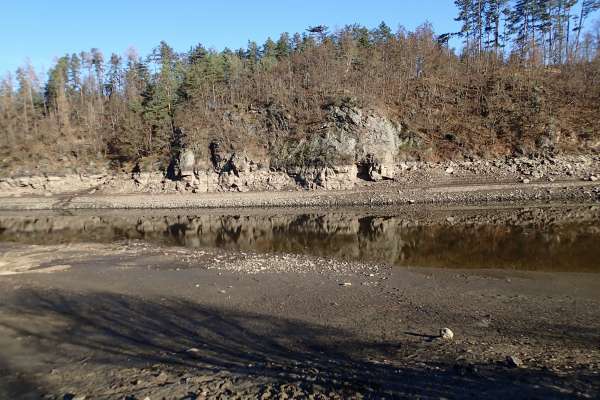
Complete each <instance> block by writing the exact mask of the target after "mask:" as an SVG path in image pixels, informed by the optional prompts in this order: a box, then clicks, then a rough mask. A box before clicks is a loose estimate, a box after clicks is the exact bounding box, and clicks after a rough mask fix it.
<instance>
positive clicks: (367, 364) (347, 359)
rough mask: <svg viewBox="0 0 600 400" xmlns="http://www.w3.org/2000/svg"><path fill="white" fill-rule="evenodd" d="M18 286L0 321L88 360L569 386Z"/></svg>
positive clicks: (404, 386) (263, 326)
mask: <svg viewBox="0 0 600 400" xmlns="http://www.w3.org/2000/svg"><path fill="white" fill-rule="evenodd" d="M18 293H19V294H18V295H17V296H16V297H14V298H13V299H12V301H11V304H9V305H7V306H5V307H4V306H3V307H4V308H5V309H4V311H6V312H8V313H10V314H13V315H19V316H20V319H19V321H21V322H19V323H18V324H15V323H14V322H13V323H8V322H6V321H4V320H0V325H2V326H3V327H5V328H9V329H10V330H12V331H14V332H15V333H16V334H18V335H30V337H33V338H34V340H35V343H37V346H36V347H37V348H36V349H35V350H36V351H37V352H43V353H45V354H55V353H56V352H57V351H58V350H57V346H58V345H67V346H78V347H80V348H82V349H84V350H86V351H88V352H90V351H91V352H92V353H93V358H94V362H97V363H100V364H104V365H109V366H115V367H118V366H123V367H130V366H142V365H154V364H160V365H161V366H162V367H163V368H174V369H185V370H186V371H188V372H190V373H198V374H200V373H210V372H219V371H226V372H229V373H233V374H236V375H237V376H243V377H247V378H253V377H261V379H265V378H266V379H272V380H273V381H275V382H280V383H285V382H296V383H298V384H299V385H304V386H305V387H311V385H319V386H320V387H324V388H326V389H327V390H330V391H335V392H338V393H345V392H346V391H363V390H365V393H366V394H367V395H366V398H380V395H379V394H381V393H386V395H387V397H388V398H389V397H406V396H408V397H411V396H418V397H419V398H436V399H439V398H441V397H444V398H465V397H467V398H468V397H475V398H483V397H493V398H497V397H503V398H506V397H509V396H510V397H512V398H544V399H548V398H572V396H573V393H568V392H566V391H563V390H562V389H560V388H561V387H563V389H564V388H565V387H570V386H569V384H568V382H567V381H565V378H561V377H559V376H556V375H554V374H552V373H551V372H545V371H531V370H526V369H508V368H505V367H501V366H498V365H475V366H473V365H471V366H470V367H469V368H468V369H466V370H465V369H463V368H458V369H457V367H456V365H455V363H450V362H449V363H439V362H438V363H430V364H427V365H423V364H421V365H420V366H414V365H410V364H409V363H405V364H404V366H402V364H399V365H395V366H394V365H387V364H385V363H379V362H374V361H371V360H374V359H383V358H385V356H386V354H387V355H389V354H394V352H396V351H397V350H398V347H399V346H391V345H389V344H382V343H370V342H364V341H361V340H358V339H357V338H356V337H353V336H352V335H351V334H349V333H348V332H346V331H344V330H341V329H333V328H326V327H322V326H317V325H311V324H307V323H305V322H300V321H296V320H290V319H284V318H275V317H270V316H266V315H258V314H252V313H247V312H238V311H233V310H228V309H223V308H214V307H207V306H204V305H201V304H195V303H193V302H190V301H187V300H182V299H176V298H165V299H161V300H159V301H154V300H153V301H146V300H142V299H140V298H137V297H131V296H122V295H116V294H110V293H92V294H74V293H65V292H58V291H36V290H27V291H25V290H24V291H20V292H18ZM42 317H43V318H46V319H47V318H51V319H52V320H57V321H62V322H64V323H66V326H67V328H66V329H65V328H64V325H63V324H62V323H61V324H60V325H61V326H62V328H61V329H53V328H52V327H47V329H42V330H40V329H39V326H38V328H34V327H35V326H36V324H35V323H33V321H35V320H36V318H42ZM13 321H14V320H13ZM17 325H18V326H17ZM190 349H193V350H192V351H190ZM367 354H368V355H369V356H370V358H367V357H365V355H367ZM590 379H591V378H590ZM22 384H23V385H25V384H26V383H25V382H23V383H22ZM19 385H20V384H19V383H18V382H16V386H15V385H12V386H7V385H4V387H0V393H3V392H2V390H4V392H5V393H19V390H21V391H22V388H20V387H19ZM367 388H371V389H370V391H368V390H367ZM7 398H9V397H7Z"/></svg>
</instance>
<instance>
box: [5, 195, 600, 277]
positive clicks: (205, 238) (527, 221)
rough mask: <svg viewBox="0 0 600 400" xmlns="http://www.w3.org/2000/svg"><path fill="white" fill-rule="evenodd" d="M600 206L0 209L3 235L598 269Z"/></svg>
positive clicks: (43, 240)
mask: <svg viewBox="0 0 600 400" xmlns="http://www.w3.org/2000/svg"><path fill="white" fill-rule="evenodd" d="M598 221H600V210H598V209H597V208H596V207H572V208H569V207H545V208H508V209H496V210H490V209H470V210H464V209H463V210H417V211H412V210H397V211H393V210H386V211H382V212H379V213H378V212H373V211H372V210H368V211H358V210H346V211H330V212H326V211H316V210H305V211H301V212H299V213H298V212H290V211H285V212H284V211H248V210H246V211H239V212H229V213H227V214H217V213H216V212H202V213H201V212H197V213H196V214H190V211H186V212H176V211H168V212H164V211H163V212H162V214H161V212H152V213H141V212H107V213H104V214H95V215H94V214H90V213H82V214H75V215H53V214H34V215H21V214H12V215H0V241H10V242H21V243H30V244H57V243H69V242H99V243H110V242H116V241H124V240H142V241H146V242H149V243H152V244H156V245H161V246H183V247H188V248H223V249H230V250H241V251H253V252H259V253H264V252H269V253H273V252H275V253H296V254H306V255H315V256H322V257H331V258H336V259H342V260H352V261H364V262H377V263H386V264H391V265H395V266H399V267H407V266H410V267H441V268H498V269H514V270H540V271H554V272H558V271H570V272H596V273H597V272H600V224H599V223H598Z"/></svg>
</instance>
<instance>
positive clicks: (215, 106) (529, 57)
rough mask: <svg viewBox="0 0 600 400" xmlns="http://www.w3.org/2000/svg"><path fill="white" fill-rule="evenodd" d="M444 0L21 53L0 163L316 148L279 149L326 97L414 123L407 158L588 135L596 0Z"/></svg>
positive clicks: (310, 129) (1, 89) (574, 141)
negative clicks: (174, 39) (444, 27)
mask: <svg viewBox="0 0 600 400" xmlns="http://www.w3.org/2000/svg"><path fill="white" fill-rule="evenodd" d="M455 3H456V5H457V8H458V10H459V13H458V15H457V16H456V20H457V21H459V23H460V25H461V29H460V31H458V32H449V33H445V32H441V33H436V32H434V29H433V27H432V26H431V25H430V24H428V23H425V24H423V25H421V26H420V27H418V28H416V29H415V30H414V31H407V30H406V29H403V28H398V29H392V28H390V27H389V26H388V25H387V24H386V23H383V22H382V23H381V24H380V25H379V26H377V27H375V28H372V29H369V28H367V27H364V26H361V25H357V24H354V25H347V26H344V27H343V28H341V29H337V30H330V29H329V28H328V27H326V26H323V25H317V26H311V27H309V28H308V29H307V30H306V31H305V32H302V33H295V34H289V33H282V34H281V35H280V36H279V37H278V38H275V39H274V40H273V39H271V38H269V39H267V40H266V41H265V43H263V44H258V43H256V42H252V41H250V42H248V45H247V47H246V48H243V49H237V50H232V49H224V50H222V51H217V50H214V49H207V48H205V47H204V46H203V45H201V44H198V45H195V46H193V47H192V48H191V49H190V50H189V51H187V52H183V53H178V52H176V51H175V50H174V49H173V48H171V47H170V46H169V45H168V44H167V43H165V42H161V43H160V44H159V45H158V46H157V47H156V48H155V49H154V51H153V52H152V53H151V54H149V55H147V56H141V55H140V54H138V53H137V52H136V51H135V50H133V49H130V50H129V51H127V53H126V54H124V55H119V54H111V55H110V56H107V55H104V54H103V53H102V52H101V51H100V50H99V49H96V48H92V49H91V50H89V51H82V52H81V53H78V54H67V55H64V56H62V57H60V58H58V59H57V61H56V63H55V65H54V66H53V67H52V68H51V69H50V70H49V71H48V73H47V77H46V76H43V75H40V74H39V73H38V72H37V71H36V69H35V68H34V66H32V65H24V66H23V67H21V68H19V69H18V70H17V71H16V72H14V73H8V74H7V75H6V76H5V77H4V78H3V79H2V80H1V81H0V168H1V169H2V170H6V171H13V170H16V169H20V170H25V169H28V170H33V169H35V168H40V169H41V170H42V171H43V170H44V169H47V168H53V166H61V167H65V168H67V167H68V168H71V167H72V168H76V167H78V166H90V165H92V166H93V165H95V166H100V165H110V166H112V167H114V168H124V167H127V168H129V166H131V165H135V164H136V163H139V165H141V166H142V168H152V169H164V168H165V167H166V165H167V164H168V163H169V160H170V159H171V158H172V157H173V156H174V155H175V154H176V153H177V152H179V151H180V149H181V146H186V147H189V148H191V149H194V150H195V151H196V152H197V154H199V155H206V154H208V149H209V147H210V145H211V143H213V144H214V143H218V144H219V145H220V146H222V147H226V148H231V149H244V151H247V152H249V153H251V154H253V155H254V156H255V157H258V158H262V159H263V160H270V162H271V164H272V165H274V166H276V165H291V164H294V163H295V162H296V163H304V164H308V163H312V164H315V163H319V162H322V161H323V160H321V159H320V158H319V155H318V154H315V155H308V156H306V155H305V156H303V157H302V158H301V159H300V158H296V159H289V158H293V157H294V154H295V153H294V151H289V149H294V148H295V147H298V146H300V145H301V144H302V143H303V142H304V141H305V140H306V139H307V138H310V137H311V136H312V135H318V134H319V126H321V125H322V123H323V121H324V120H326V119H327V118H328V113H327V110H328V107H331V106H332V105H336V104H337V105H340V104H344V105H346V106H348V107H354V108H360V109H365V110H376V111H377V112H378V113H381V114H383V115H385V116H386V117H387V118H390V119H391V120H393V121H396V122H397V123H398V124H399V125H401V126H402V127H403V130H404V131H406V132H411V134H412V135H414V136H415V137H418V138H419V141H418V143H419V144H418V145H416V146H414V148H409V149H405V151H406V153H407V156H410V157H415V158H428V159H434V160H435V159H447V158H463V157H495V156H503V155H509V154H513V153H515V152H519V153H521V154H528V153H531V152H533V151H534V150H535V148H536V146H537V145H539V143H540V138H544V140H547V141H551V142H552V149H553V151H562V152H598V151H600V118H599V117H598V115H600V21H598V20H597V19H596V16H597V15H598V13H597V11H598V10H599V9H600V1H599V0H579V1H577V0H456V1H455ZM456 38H460V39H461V45H460V46H458V48H452V47H450V44H451V43H455V42H456ZM282 149H288V150H286V151H285V152H284V151H282ZM283 154H285V156H284V155H283ZM282 157H288V159H285V160H282V159H281V158H282Z"/></svg>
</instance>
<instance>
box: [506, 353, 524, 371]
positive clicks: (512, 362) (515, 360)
mask: <svg viewBox="0 0 600 400" xmlns="http://www.w3.org/2000/svg"><path fill="white" fill-rule="evenodd" d="M506 365H508V366H509V367H511V368H520V367H522V366H523V361H521V359H520V358H519V357H517V356H508V357H506Z"/></svg>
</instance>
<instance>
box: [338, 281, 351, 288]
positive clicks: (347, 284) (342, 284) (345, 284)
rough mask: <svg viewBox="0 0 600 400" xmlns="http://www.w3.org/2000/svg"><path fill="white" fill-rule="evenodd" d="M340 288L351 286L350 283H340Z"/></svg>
mask: <svg viewBox="0 0 600 400" xmlns="http://www.w3.org/2000/svg"><path fill="white" fill-rule="evenodd" d="M340 286H343V287H348V286H352V283H351V282H344V283H340Z"/></svg>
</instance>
